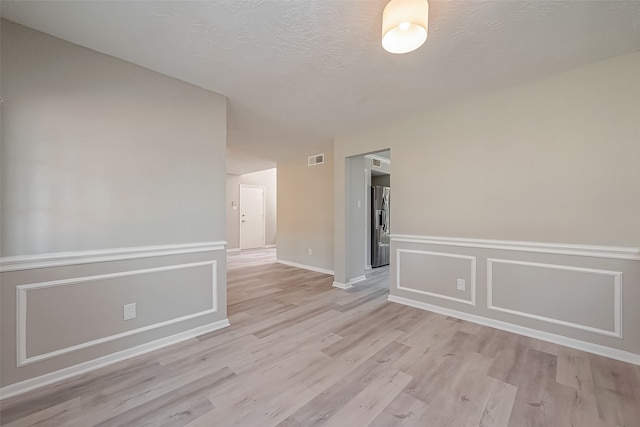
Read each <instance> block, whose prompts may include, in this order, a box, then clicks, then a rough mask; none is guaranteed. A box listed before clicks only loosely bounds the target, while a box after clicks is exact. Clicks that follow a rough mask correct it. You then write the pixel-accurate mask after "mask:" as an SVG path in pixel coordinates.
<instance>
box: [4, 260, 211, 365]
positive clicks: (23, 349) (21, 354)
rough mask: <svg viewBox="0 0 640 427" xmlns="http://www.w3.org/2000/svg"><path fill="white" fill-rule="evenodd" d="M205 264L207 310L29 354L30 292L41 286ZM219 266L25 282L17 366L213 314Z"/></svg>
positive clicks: (20, 291) (19, 302) (19, 296)
mask: <svg viewBox="0 0 640 427" xmlns="http://www.w3.org/2000/svg"><path fill="white" fill-rule="evenodd" d="M203 266H209V267H211V287H212V295H213V297H212V300H211V301H210V302H211V307H210V308H207V309H206V310H203V311H199V312H196V313H192V314H188V315H185V316H181V317H177V318H173V319H169V320H166V321H163V322H159V323H154V324H151V325H147V326H143V327H140V328H137V329H132V330H128V331H125V332H122V333H118V334H114V335H109V336H105V337H101V338H98V339H94V340H90V341H86V342H82V343H80V344H77V345H73V346H69V347H66V348H62V349H59V350H55V351H50V352H46V353H43V354H37V355H34V356H27V312H28V310H29V304H28V300H29V298H28V294H29V292H33V291H36V290H39V289H44V288H51V287H60V286H69V285H78V284H85V283H92V282H96V281H102V280H108V279H114V278H121V277H127V276H138V275H144V274H149V273H158V272H166V271H171V270H180V269H190V268H198V267H203ZM217 287H218V285H217V268H216V261H214V260H212V261H203V262H193V263H188V264H177V265H169V266H163V267H155V268H147V269H140V270H131V271H123V272H118V273H110V274H101V275H96V276H87V277H74V278H70V279H63V280H54V281H48V282H39V283H30V284H24V285H18V286H16V329H17V330H16V338H17V346H16V349H17V365H18V367H21V366H25V365H28V364H31V363H35V362H39V361H42V360H45V359H50V358H52V357H56V356H60V355H62V354H66V353H70V352H72V351H76V350H80V349H83V348H87V347H91V346H95V345H98V344H102V343H105V342H109V341H113V340H117V339H120V338H124V337H127V336H130V335H133V334H138V333H141V332H145V331H149V330H152V329H156V328H160V327H163V326H167V325H171V324H174V323H178V322H182V321H185V320H188V319H192V318H195V317H199V316H204V315H207V314H211V313H216V312H217V311H218V301H217V292H218V290H217Z"/></svg>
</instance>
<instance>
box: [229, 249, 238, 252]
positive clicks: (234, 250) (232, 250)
mask: <svg viewBox="0 0 640 427" xmlns="http://www.w3.org/2000/svg"><path fill="white" fill-rule="evenodd" d="M227 252H240V248H231V249H227Z"/></svg>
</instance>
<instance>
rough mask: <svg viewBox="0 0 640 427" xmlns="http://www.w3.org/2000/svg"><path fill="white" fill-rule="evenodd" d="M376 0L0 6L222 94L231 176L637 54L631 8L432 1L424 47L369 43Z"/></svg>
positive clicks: (376, 34) (639, 23)
mask: <svg viewBox="0 0 640 427" xmlns="http://www.w3.org/2000/svg"><path fill="white" fill-rule="evenodd" d="M385 4H386V0H352V1H346V0H345V1H339V0H335V1H328V0H297V1H296V0H293V1H261V0H229V1H175V2H174V1H51V0H49V1H42V2H40V1H5V0H3V1H2V6H1V8H2V9H1V12H2V16H3V17H4V18H7V19H9V20H12V21H15V22H18V23H21V24H24V25H26V26H29V27H32V28H35V29H38V30H40V31H44V32H46V33H49V34H52V35H54V36H57V37H60V38H62V39H65V40H68V41H70V42H73V43H77V44H79V45H82V46H86V47H88V48H91V49H94V50H97V51H100V52H103V53H106V54H109V55H113V56H115V57H118V58H122V59H124V60H127V61H130V62H133V63H135V64H139V65H141V66H143V67H147V68H150V69H152V70H156V71H159V72H161V73H164V74H167V75H169V76H173V77H176V78H178V79H181V80H184V81H187V82H190V83H193V84H195V85H198V86H201V87H203V88H207V89H210V90H212V91H215V92H218V93H221V94H223V95H226V96H227V97H228V98H229V118H228V125H229V134H228V166H227V169H228V171H229V172H232V173H245V172H250V171H253V170H259V169H265V168H268V167H273V166H274V163H273V162H276V161H279V160H285V159H287V158H289V157H291V156H294V155H305V156H306V155H308V154H309V153H311V154H313V152H315V151H316V150H317V149H322V148H324V147H323V145H327V144H330V143H331V141H332V137H333V136H335V135H338V134H342V133H345V132H351V131H354V130H358V129H361V128H365V127H368V126H371V125H374V124H377V123H380V122H381V121H385V120H393V119H396V118H399V117H402V116H404V115H408V114H414V113H415V112H416V111H422V110H426V109H429V108H434V107H437V106H438V105H442V104H443V103H446V102H450V101H451V100H453V99H457V98H460V97H464V96H470V95H472V94H474V93H477V92H482V91H487V90H492V89H496V88H500V87H504V86H508V85H513V84H516V83H520V82H524V81H528V80H531V79H534V78H538V77H543V76H547V75H551V74H554V73H558V72H561V71H564V70H567V69H571V68H575V67H578V66H580V65H584V64H587V63H590V62H595V61H598V60H601V59H605V58H608V57H611V56H616V55H620V54H624V53H629V52H634V51H638V50H640V0H635V1H581V0H569V1H543V0H534V1H525V0H514V1H508V0H502V1H490V0H482V1H471V0H467V1H462V0H458V1H445V0H431V1H430V2H429V4H430V19H429V21H430V28H429V38H428V39H427V42H426V44H425V45H424V46H423V47H421V48H420V49H418V50H416V51H414V52H412V53H409V54H406V55H393V54H390V53H387V52H385V51H384V50H383V49H382V47H381V45H380V26H381V16H382V9H383V7H384V5H385Z"/></svg>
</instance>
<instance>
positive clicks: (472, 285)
mask: <svg viewBox="0 0 640 427" xmlns="http://www.w3.org/2000/svg"><path fill="white" fill-rule="evenodd" d="M403 253H412V254H421V255H428V256H439V257H445V258H457V259H464V260H467V261H469V277H470V278H471V283H470V290H471V300H468V299H463V298H456V297H452V296H449V295H443V294H438V293H435V292H428V291H423V290H420V289H414V288H408V287H406V286H402V281H401V280H400V274H401V268H400V255H401V254H403ZM396 289H399V290H402V291H406V292H413V293H418V294H421V295H427V296H430V297H434V298H442V299H446V300H448V301H455V302H460V303H463V304H469V305H472V306H475V305H476V257H475V256H468V255H459V254H451V253H446V252H430V251H419V250H414V249H397V250H396Z"/></svg>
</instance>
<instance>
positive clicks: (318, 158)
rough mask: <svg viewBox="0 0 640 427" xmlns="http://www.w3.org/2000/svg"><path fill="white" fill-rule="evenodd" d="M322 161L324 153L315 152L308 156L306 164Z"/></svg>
mask: <svg viewBox="0 0 640 427" xmlns="http://www.w3.org/2000/svg"><path fill="white" fill-rule="evenodd" d="M323 163H324V154H316V155H315V156H309V162H308V163H307V165H308V166H315V165H321V164H323Z"/></svg>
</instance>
